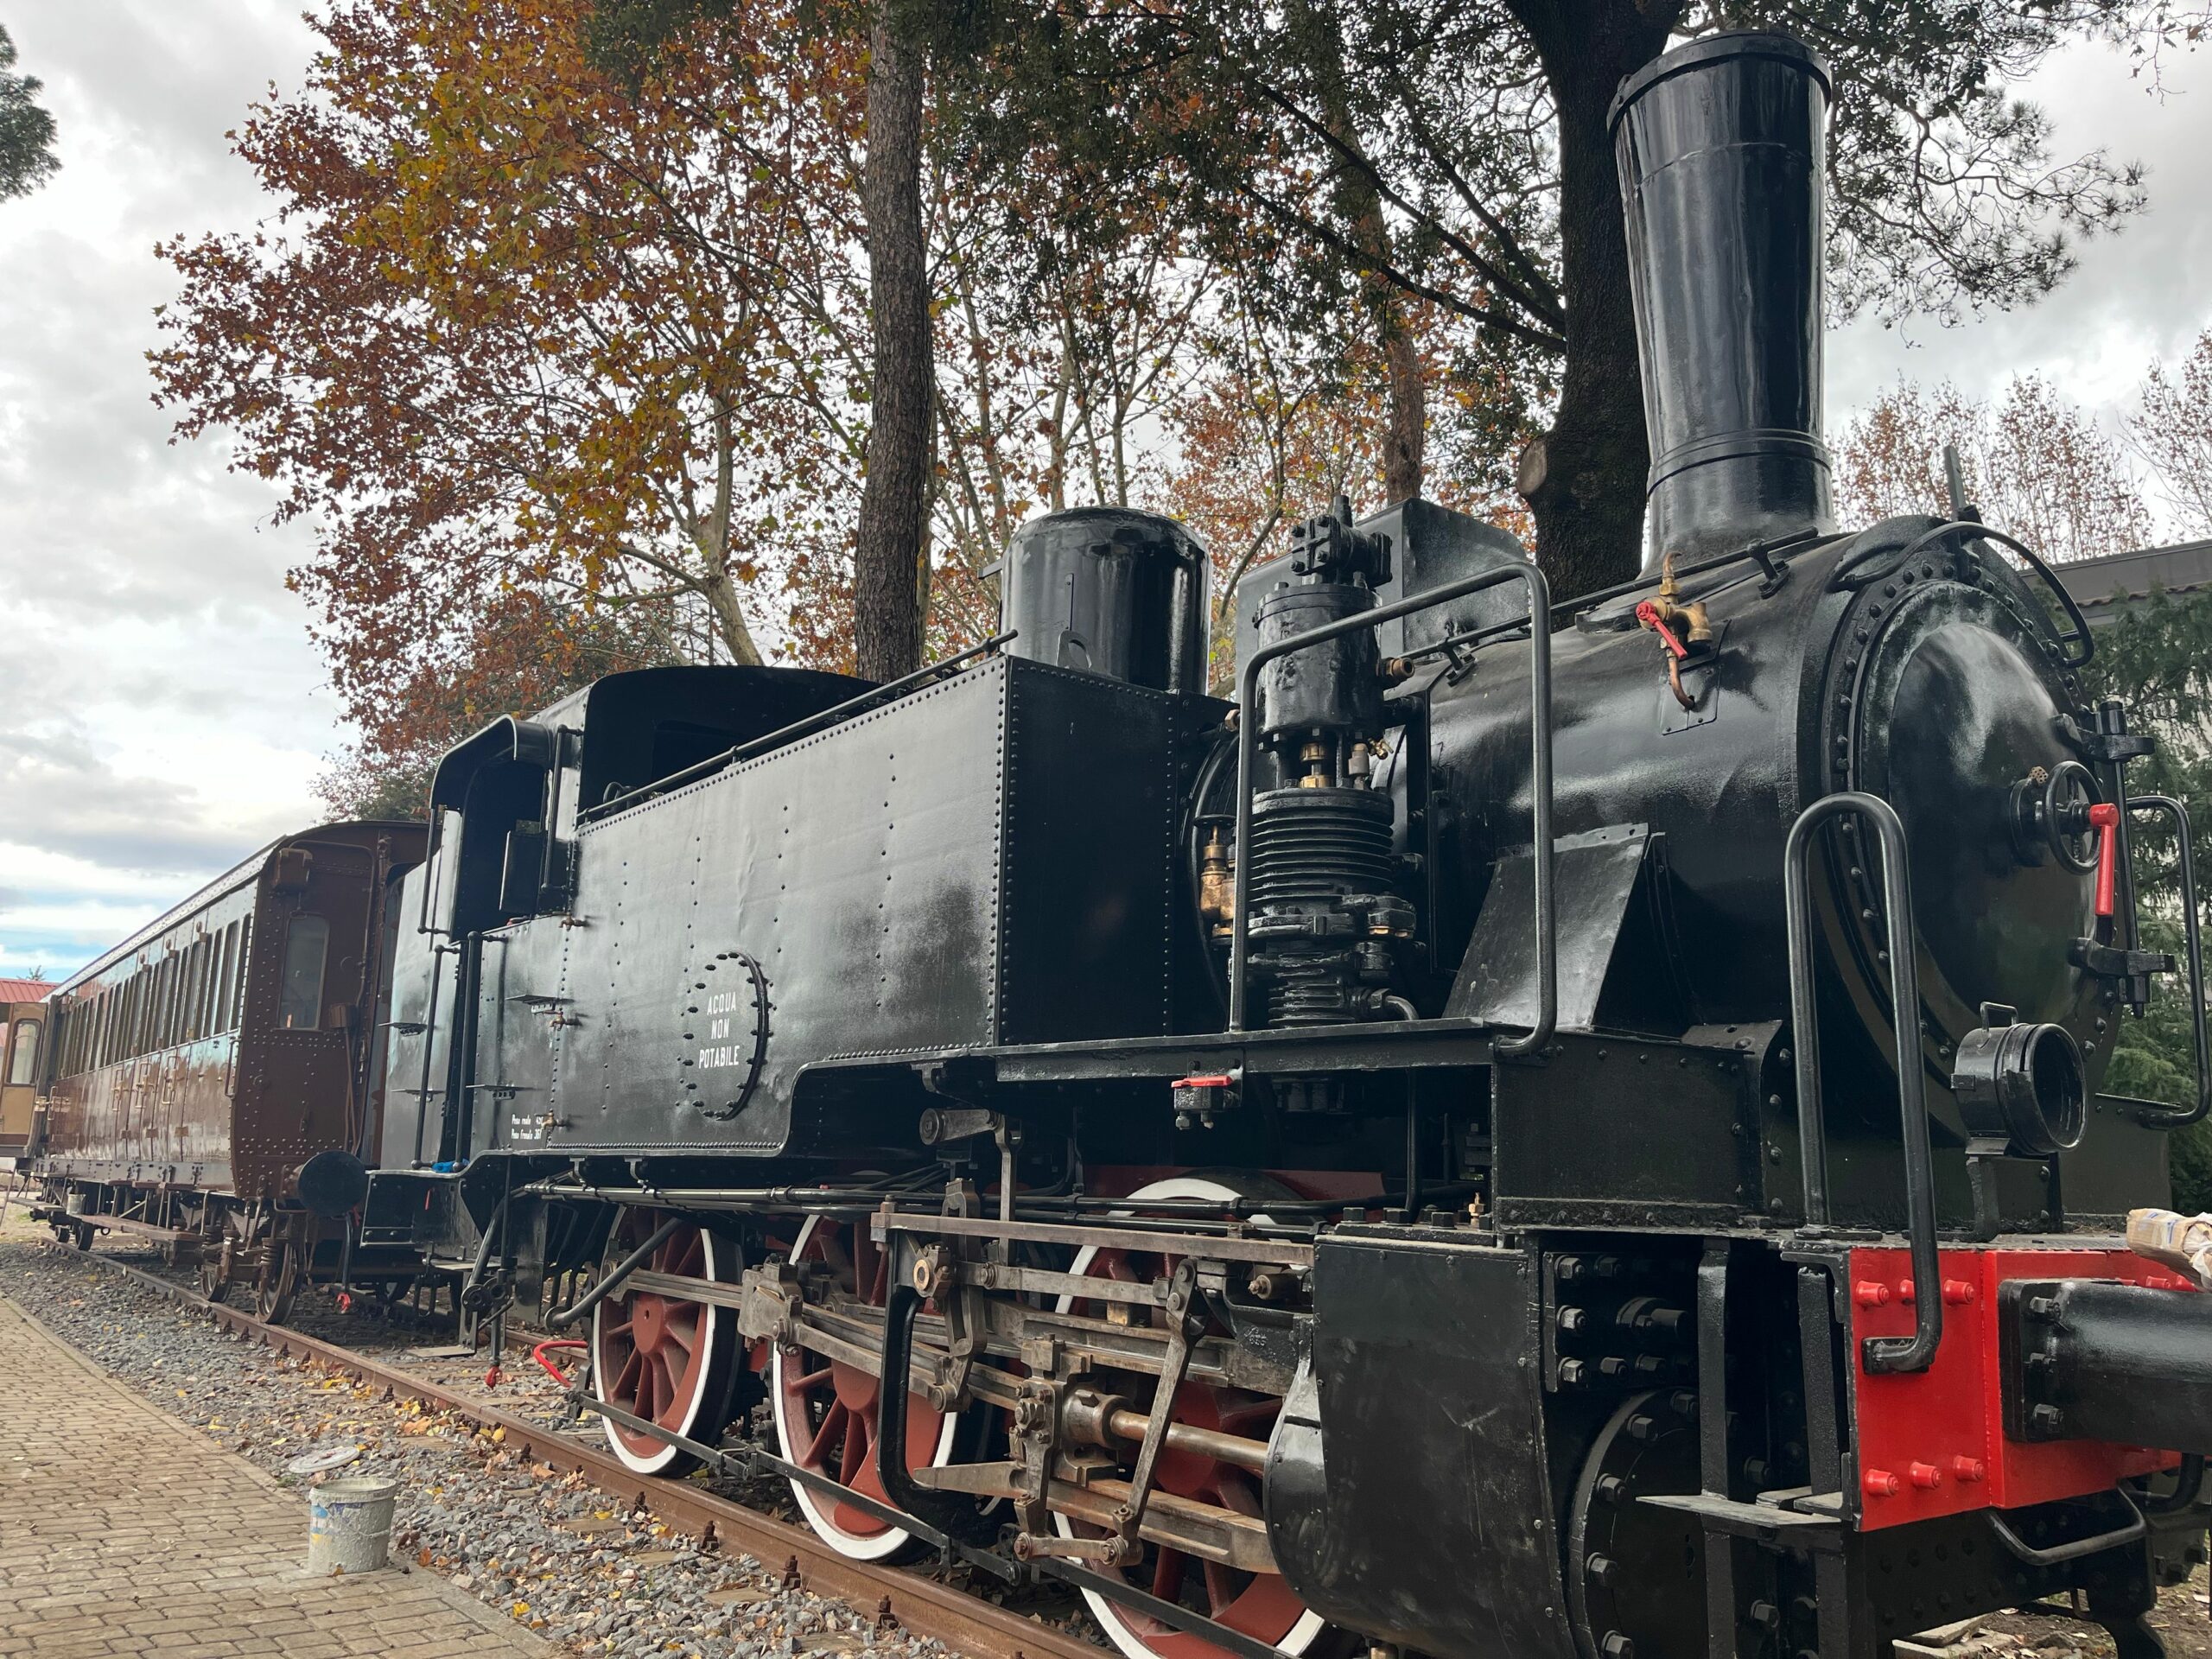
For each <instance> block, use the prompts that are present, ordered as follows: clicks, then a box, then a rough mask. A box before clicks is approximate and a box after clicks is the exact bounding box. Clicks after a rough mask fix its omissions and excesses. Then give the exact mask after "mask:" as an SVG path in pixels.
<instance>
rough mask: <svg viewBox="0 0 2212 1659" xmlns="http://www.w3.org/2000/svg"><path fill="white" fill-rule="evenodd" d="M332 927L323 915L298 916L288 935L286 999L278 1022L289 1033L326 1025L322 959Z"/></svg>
mask: <svg viewBox="0 0 2212 1659" xmlns="http://www.w3.org/2000/svg"><path fill="white" fill-rule="evenodd" d="M329 943H330V924H329V923H328V922H327V921H325V920H323V918H321V917H320V916H295V917H293V918H292V925H291V926H290V928H289V930H287V931H286V932H285V935H284V998H283V1006H282V1007H281V1008H280V1010H279V1012H278V1016H277V1023H278V1024H279V1025H280V1026H282V1027H283V1029H284V1030H286V1031H313V1030H314V1029H315V1027H317V1026H319V1025H320V1024H321V1023H322V959H323V957H324V956H325V954H326V953H327V947H328V945H329Z"/></svg>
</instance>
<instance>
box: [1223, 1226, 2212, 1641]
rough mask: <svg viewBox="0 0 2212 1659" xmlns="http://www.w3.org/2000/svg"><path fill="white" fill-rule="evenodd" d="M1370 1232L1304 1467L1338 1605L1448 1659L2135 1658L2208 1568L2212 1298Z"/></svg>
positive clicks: (1673, 1246)
mask: <svg viewBox="0 0 2212 1659" xmlns="http://www.w3.org/2000/svg"><path fill="white" fill-rule="evenodd" d="M1938 1259H1939V1262H1940V1264H1941V1281H1940V1283H1938V1284H1937V1285H1936V1286H1935V1287H1931V1290H1932V1294H1935V1295H1936V1296H1938V1297H1940V1298H1941V1299H1942V1308H1943V1315H1944V1317H1943V1319H1942V1339H1941V1342H1940V1344H1938V1347H1937V1350H1936V1357H1935V1360H1934V1362H1933V1363H1931V1364H1930V1365H1929V1367H1928V1369H1927V1370H1923V1371H1920V1372H1914V1373H1886V1374H1885V1373H1882V1372H1878V1371H1872V1370H1868V1369H1867V1366H1866V1363H1865V1357H1864V1345H1865V1344H1866V1341H1867V1340H1868V1339H1869V1338H1884V1337H1892V1338H1893V1337H1898V1336H1903V1335H1906V1334H1909V1333H1910V1332H1911V1330H1912V1329H1913V1325H1914V1313H1915V1308H1916V1305H1917V1302H1918V1299H1919V1297H1920V1295H1921V1294H1922V1287H1920V1286H1919V1285H1917V1284H1916V1283H1915V1282H1914V1281H1913V1278H1912V1274H1911V1268H1910V1258H1909V1255H1908V1254H1907V1252H1906V1251H1905V1250H1904V1249H1903V1248H1891V1247H1890V1246H1888V1245H1886V1244H1871V1245H1865V1246H1859V1245H1852V1244H1846V1243H1837V1244H1835V1245H1834V1246H1833V1247H1831V1246H1830V1245H1828V1244H1827V1243H1815V1242H1813V1241H1810V1240H1808V1238H1807V1236H1804V1235H1798V1236H1795V1237H1787V1238H1786V1237H1784V1236H1779V1235H1776V1236H1746V1235H1740V1234H1739V1235H1732V1236H1707V1237H1689V1236H1671V1237H1655V1236H1650V1235H1643V1236H1628V1235H1618V1236H1600V1235H1594V1234H1573V1235H1562V1234H1549V1235H1544V1236H1529V1237H1527V1238H1524V1239H1523V1240H1522V1241H1521V1242H1520V1243H1519V1244H1518V1245H1517V1247H1516V1246H1514V1245H1511V1244H1509V1243H1502V1242H1499V1241H1497V1240H1496V1239H1493V1238H1488V1237H1484V1236H1481V1235H1478V1234H1472V1233H1471V1232H1470V1231H1469V1230H1465V1229H1461V1228H1454V1229H1436V1230H1426V1231H1421V1232H1416V1233H1414V1234H1412V1235H1409V1234H1408V1233H1407V1232H1406V1231H1405V1230H1387V1231H1386V1230H1379V1229H1378V1230H1362V1229H1359V1228H1355V1227H1347V1228H1344V1229H1342V1230H1339V1231H1338V1232H1336V1233H1332V1234H1329V1235H1325V1236H1324V1237H1323V1238H1322V1240H1321V1241H1320V1242H1319V1244H1318V1245H1317V1247H1316V1250H1315V1258H1314V1270H1313V1294H1314V1311H1313V1331H1312V1340H1311V1343H1310V1344H1309V1346H1308V1350H1307V1353H1306V1359H1305V1362H1304V1365H1303V1368H1302V1370H1301V1372H1300V1378H1299V1385H1298V1387H1297V1389H1295V1390H1294V1392H1293V1394H1292V1395H1291V1396H1290V1398H1289V1400H1288V1401H1287V1403H1286V1406H1285V1408H1284V1411H1283V1414H1282V1416H1281V1421H1280V1424H1279V1427H1278V1428H1277V1431H1276V1433H1275V1435H1274V1443H1273V1446H1272V1447H1271V1450H1270V1459H1269V1470H1268V1481H1267V1512H1268V1530H1269V1538H1270V1542H1271V1545H1272V1547H1273V1548H1274V1554H1275V1557H1276V1559H1277V1560H1278V1561H1279V1562H1280V1563H1281V1567H1282V1570H1283V1572H1284V1573H1285V1575H1286V1577H1287V1579H1288V1580H1289V1581H1290V1583H1291V1585H1292V1586H1293V1587H1294V1588H1295V1589H1296V1590H1297V1591H1298V1592H1299V1594H1300V1596H1301V1597H1302V1598H1303V1599H1305V1601H1306V1603H1307V1605H1310V1606H1312V1607H1313V1609H1314V1610H1315V1611H1318V1612H1319V1613H1321V1614H1323V1615H1324V1616H1325V1617H1327V1618H1330V1619H1332V1621H1335V1622H1338V1623H1340V1624H1344V1625H1346V1626H1348V1627H1350V1628H1353V1629H1357V1630H1361V1631H1363V1633H1368V1634H1370V1635H1371V1636H1372V1637H1375V1638H1376V1639H1379V1640H1383V1641H1388V1642H1393V1643H1399V1644H1402V1645H1403V1646H1405V1647H1408V1648H1412V1649H1419V1650H1421V1651H1422V1652H1425V1653H1429V1654H1434V1655H1438V1656H1466V1659H1475V1656H1497V1655H1510V1656H1512V1659H1732V1656H1743V1659H1753V1656H1759V1659H1764V1656H1777V1659H1783V1656H1787V1659H1803V1656H1807V1655H1812V1656H1817V1659H1886V1656H1887V1655H1888V1654H1889V1652H1890V1650H1891V1643H1894V1642H1895V1641H1896V1640H1897V1639H1898V1638H1899V1637H1907V1636H1910V1635H1912V1634H1914V1633H1916V1632H1917V1631H1921V1630H1928V1629H1930V1628H1933V1627H1935V1626H1937V1625H1941V1624H1948V1623H1950V1622H1952V1621H1955V1620H1957V1619H1960V1618H1966V1617H1968V1616H1970V1615H1973V1614H1975V1613H1981V1612H1988V1611H1999V1610H2002V1609H2005V1608H2011V1607H2019V1606H2025V1605H2031V1604H2034V1603H2037V1602H2042V1601H2045V1600H2049V1599H2053V1598H2062V1599H2063V1598H2067V1597H2069V1596H2070V1595H2071V1594H2072V1592H2077V1591H2078V1592H2081V1594H2082V1605H2083V1606H2085V1607H2086V1609H2087V1611H2088V1616H2089V1617H2090V1618H2094V1619H2095V1620H2097V1621H2098V1622H2100V1623H2101V1624H2105V1625H2106V1626H2107V1628H2108V1629H2110V1630H2112V1632H2113V1636H2114V1638H2115V1640H2116V1642H2117V1643H2118V1644H2119V1649H2120V1655H2121V1659H2148V1656H2153V1655H2157V1654H2159V1653H2161V1652H2163V1650H2164V1649H2163V1648H2162V1647H2161V1646H2160V1644H2159V1642H2158V1637H2157V1635H2156V1633H2155V1632H2154V1631H2152V1630H2151V1629H2150V1628H2149V1627H2148V1626H2147V1625H2146V1624H2144V1623H2143V1622H2142V1615H2143V1614H2144V1613H2145V1612H2146V1611H2148V1610H2149V1609H2150V1608H2151V1606H2152V1604H2153V1600H2154V1598H2155V1594H2156V1590H2157V1586H2158V1584H2159V1583H2161V1582H2166V1581H2171V1580H2172V1579H2173V1578H2175V1577H2176V1576H2177V1575H2178V1574H2180V1573H2185V1572H2186V1571H2187V1569H2188V1568H2189V1567H2190V1566H2191V1565H2193V1564H2194V1563H2195V1562H2196V1561H2199V1560H2202V1559H2203V1554H2204V1552H2203V1541H2204V1539H2203V1535H2204V1531H2205V1523H2206V1510H2205V1507H2204V1503H2203V1492H2202V1485H2203V1482H2202V1472H2203V1470H2202V1459H2201V1457H2199V1456H2197V1455H2195V1454H2196V1452H2198V1451H2199V1450H2201V1449H2202V1448H2204V1447H2207V1446H2212V1298H2208V1297H2206V1296H2203V1295H2201V1294H2197V1293H2196V1291H2195V1290H2194V1289H2193V1288H2192V1287H2190V1284H2189V1282H2188V1281H2186V1280H2185V1279H2183V1278H2182V1277H2181V1276H2179V1275H2177V1274H2174V1273H2172V1272H2171V1271H2169V1270H2168V1269H2166V1268H2163V1267H2161V1266H2158V1265H2157V1264H2155V1263H2153V1262H2147V1261H2145V1260H2144V1259H2143V1258H2142V1257H2140V1256H2138V1255H2133V1254H2131V1253H2130V1252H2129V1251H2127V1250H2126V1249H2121V1248H2118V1247H2116V1246H2109V1245H2103V1244H2088V1245H2084V1244H2078V1243H2073V1242H2071V1241H2069V1242H2068V1243H2065V1244H2064V1245H2063V1246H2061V1245H2054V1246H2052V1247H2050V1248H2042V1247H2038V1246H2037V1245H2035V1244H2033V1243H2018V1242H2008V1243H2007V1244H2006V1245H2005V1246H2004V1247H2002V1248H1998V1247H1991V1248H1974V1247H1963V1248H1959V1249H1944V1250H1943V1251H1942V1252H1941V1254H1940V1255H1939V1258H1938Z"/></svg>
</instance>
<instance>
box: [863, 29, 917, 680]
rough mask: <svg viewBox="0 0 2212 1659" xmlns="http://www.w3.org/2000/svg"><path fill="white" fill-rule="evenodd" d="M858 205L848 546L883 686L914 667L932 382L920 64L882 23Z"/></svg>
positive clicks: (871, 66) (873, 674)
mask: <svg viewBox="0 0 2212 1659" xmlns="http://www.w3.org/2000/svg"><path fill="white" fill-rule="evenodd" d="M887 9H888V8H887ZM861 208H862V211H863V212H864V213H865V214H866V216H867V219H868V305H869V310H870V313H871V316H872V320H873V321H874V391H873V393H872V397H871V402H870V404H869V423H868V449H867V456H866V466H867V478H866V481H865V482H864V483H863V484H862V486H861V505H860V518H859V522H858V524H857V525H856V527H855V531H854V537H853V656H854V666H855V671H857V672H858V673H860V674H861V676H862V677H865V678H868V679H872V680H892V679H896V678H898V677H899V676H900V675H902V674H911V673H912V672H913V671H914V670H916V669H918V668H919V667H920V666H921V665H922V609H921V596H922V592H923V588H922V584H921V581H920V575H919V568H918V567H919V564H920V562H921V560H922V559H923V558H924V557H925V555H926V544H925V541H924V537H923V531H924V530H925V520H926V514H927V512H928V492H927V485H928V480H929V454H930V420H931V396H932V393H933V377H932V374H931V362H930V311H929V272H928V263H927V255H926V249H925V244H924V242H923V240H922V65H921V56H920V54H919V52H918V50H917V49H916V48H914V46H913V45H912V43H911V42H910V41H905V40H902V39H900V38H899V35H898V34H897V33H896V32H895V31H894V30H893V28H892V27H891V25H890V24H889V22H887V20H886V18H885V16H883V15H882V14H880V13H879V15H878V16H877V20H876V25H875V30H874V40H873V42H872V46H871V49H870V55H869V61H868V159H867V162H866V163H865V165H864V167H863V168H862V171H861Z"/></svg>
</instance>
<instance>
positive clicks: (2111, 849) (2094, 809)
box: [2089, 801, 2120, 916]
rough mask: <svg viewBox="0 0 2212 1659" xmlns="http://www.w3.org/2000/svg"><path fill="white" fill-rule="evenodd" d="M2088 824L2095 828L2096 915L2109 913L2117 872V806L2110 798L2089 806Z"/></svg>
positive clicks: (2117, 879) (2118, 870)
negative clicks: (2096, 832)
mask: <svg viewBox="0 0 2212 1659" xmlns="http://www.w3.org/2000/svg"><path fill="white" fill-rule="evenodd" d="M2089 826H2090V828H2092V829H2095V830H2097V831H2098V832H2099V833H2098V836H2097V914H2098V915H2100V916H2110V915H2111V914H2112V903H2113V888H2114V887H2115V886H2117V884H2118V881H2119V875H2120V836H2119V834H2118V831H2119V829H2120V809H2119V808H2118V807H2116V806H2114V805H2113V804H2112V803H2111V802H2110V801H2099V802H2097V803H2096V804H2094V805H2093V806H2091V807H2090V808H2089Z"/></svg>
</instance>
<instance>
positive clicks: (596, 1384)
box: [591, 1209, 744, 1475]
mask: <svg viewBox="0 0 2212 1659" xmlns="http://www.w3.org/2000/svg"><path fill="white" fill-rule="evenodd" d="M664 1219H665V1217H664V1216H662V1215H660V1214H658V1212H656V1211H652V1210H641V1209H627V1210H624V1211H622V1212H621V1213H620V1215H619V1216H617V1217H615V1222H614V1226H613V1230H612V1231H610V1232H609V1234H608V1235H607V1255H606V1257H605V1258H604V1259H605V1261H606V1262H607V1265H608V1266H609V1267H611V1266H612V1265H613V1263H615V1262H620V1260H622V1259H623V1258H624V1257H625V1256H626V1255H629V1254H630V1253H631V1252H632V1251H633V1250H635V1249H637V1248H638V1247H639V1245H641V1244H643V1243H645V1241H646V1240H647V1239H648V1238H650V1237H652V1235H653V1233H654V1232H655V1231H656V1230H658V1228H659V1226H660V1224H661V1223H662V1222H663V1221H664ZM646 1265H647V1266H648V1267H650V1268H652V1271H653V1272H655V1273H666V1274H677V1275H680V1276H682V1277H684V1278H689V1279H706V1280H710V1281H713V1282H715V1283H716V1284H734V1283H735V1282H736V1281H737V1279H738V1276H739V1274H740V1273H741V1271H742V1269H743V1266H744V1264H743V1262H742V1260H741V1252H740V1251H739V1249H738V1247H737V1245H736V1244H735V1243H734V1242H733V1241H731V1240H730V1239H728V1238H726V1237H723V1236H721V1235H719V1234H716V1233H715V1232H712V1231H710V1230H708V1229H706V1228H703V1227H698V1226H695V1225H693V1224H691V1223H690V1222H684V1223H682V1224H679V1225H678V1226H677V1229H676V1230H675V1231H674V1232H672V1233H671V1234H670V1235H669V1236H667V1237H666V1238H664V1239H663V1240H662V1241H661V1243H660V1246H659V1248H658V1249H656V1250H654V1252H653V1254H652V1260H651V1261H650V1262H648V1263H647V1264H646ZM591 1354H592V1368H591V1382H592V1394H593V1396H594V1398H595V1399H598V1400H600V1401H601V1402H604V1403H606V1404H607V1405H610V1406H619V1407H620V1408H621V1409H623V1410H624V1411H626V1412H628V1413H629V1414H631V1415H632V1416H633V1417H641V1418H643V1419H645V1421H647V1422H650V1423H654V1424H657V1425H658V1426H659V1427H662V1428H664V1429H666V1430H668V1431H669V1433H671V1434H681V1435H683V1437H684V1438H685V1439H687V1440H697V1441H701V1442H702V1443H704V1444H706V1445H709V1446H711V1445H713V1444H714V1443H715V1440H716V1438H717V1437H718V1436H720V1434H721V1432H722V1429H723V1427H725V1426H726V1425H727V1424H728V1421H729V1416H730V1410H731V1405H732V1400H733V1396H734V1387H735V1383H736V1380H737V1372H738V1370H739V1369H740V1366H739V1363H738V1354H739V1344H738V1341H737V1314H736V1312H735V1310H734V1309H732V1308H726V1307H718V1306H715V1305H713V1304H712V1303H709V1302H695V1301H691V1300H688V1299H686V1298H684V1297H680V1296H667V1295H663V1294H660V1293H659V1292H658V1291H651V1290H637V1289H632V1288H630V1287H628V1286H627V1285H623V1286H618V1287H616V1288H615V1289H613V1290H611V1291H609V1292H608V1293H607V1294H606V1296H605V1297H603V1298H602V1299H601V1300H600V1301H599V1303H598V1304H597V1305H596V1306H594V1308H593V1309H592V1315H591ZM601 1421H602V1422H603V1423H604V1424H605V1427H606V1429H607V1446H609V1447H610V1448H611V1449H612V1450H613V1452H614V1455H615V1456H616V1457H618V1458H620V1459H622V1464H623V1466H624V1467H625V1468H626V1469H629V1470H632V1471H634V1472H636V1473H638V1474H640V1475H677V1474H685V1473H688V1472H690V1471H691V1470H692V1469H694V1468H696V1467H697V1466H698V1461H699V1460H698V1459H697V1458H696V1457H695V1456H693V1455H692V1454H691V1453H690V1452H686V1451H685V1450H684V1449H683V1447H682V1446H675V1445H671V1443H670V1442H669V1441H667V1440H663V1439H661V1438H660V1437H659V1436H658V1435H653V1434H647V1433H642V1432H640V1431H639V1430H637V1429H634V1428H631V1427H627V1426H626V1425H624V1424H621V1423H618V1422H616V1421H614V1420H613V1418H611V1417H609V1418H604V1419H602V1420H601Z"/></svg>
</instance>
